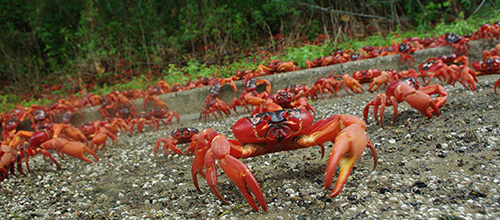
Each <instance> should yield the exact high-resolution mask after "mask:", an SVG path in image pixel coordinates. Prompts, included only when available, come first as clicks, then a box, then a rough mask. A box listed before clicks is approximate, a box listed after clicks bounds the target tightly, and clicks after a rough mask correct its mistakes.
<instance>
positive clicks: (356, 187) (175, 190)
mask: <svg viewBox="0 0 500 220" xmlns="http://www.w3.org/2000/svg"><path fill="white" fill-rule="evenodd" d="M497 79H498V75H494V76H485V77H481V78H479V81H480V83H481V85H479V86H478V87H479V88H478V90H477V91H476V92H471V91H467V90H465V89H464V88H463V87H462V85H460V84H458V83H457V85H456V86H455V87H453V86H445V88H446V89H447V90H448V92H449V100H448V102H447V103H446V105H445V106H443V107H442V108H441V116H439V117H437V118H433V119H427V118H425V117H424V116H423V115H422V114H420V113H419V112H417V111H416V110H414V109H412V108H411V107H409V105H407V104H402V105H400V107H399V112H400V114H399V116H398V118H397V120H396V123H395V124H394V125H392V124H391V121H392V108H388V109H387V110H386V114H385V124H386V126H385V129H381V128H380V126H379V125H377V124H375V123H374V121H373V117H372V111H370V118H369V122H370V123H369V124H368V127H367V133H368V136H369V137H370V138H371V139H372V141H373V142H374V144H375V146H376V148H377V152H378V155H379V161H378V164H377V168H376V169H375V170H373V171H372V167H373V159H372V156H371V154H370V151H369V150H366V152H365V154H364V155H363V156H362V157H361V159H360V160H359V161H358V162H357V163H356V167H355V169H354V171H353V173H352V174H351V176H350V178H349V180H348V183H347V184H346V185H345V187H344V189H343V191H342V192H341V193H340V195H339V196H337V197H335V198H332V199H330V198H326V197H325V193H326V192H328V191H326V190H324V189H323V187H322V184H323V183H322V181H323V172H324V169H325V164H326V158H323V159H321V150H320V148H319V147H314V148H308V149H302V150H298V151H291V152H281V153H275V154H269V155H264V156H260V157H256V158H250V159H245V160H243V162H244V163H245V164H247V165H248V166H249V167H250V169H251V170H252V172H253V173H254V175H255V177H256V179H257V180H258V181H259V183H260V185H261V187H262V188H263V192H264V196H265V198H266V200H267V202H268V209H269V212H267V213H266V212H254V211H252V209H251V208H250V207H249V206H248V204H247V203H246V201H245V200H244V199H243V197H242V195H241V194H240V192H239V191H238V189H237V188H236V187H235V185H234V184H233V183H231V182H230V180H229V179H228V178H227V177H226V176H225V175H224V174H223V172H222V171H219V180H218V183H219V184H218V188H219V190H220V191H221V193H222V194H223V195H224V196H225V197H226V199H227V200H228V201H230V202H231V205H226V204H224V203H222V202H221V201H219V200H218V199H217V198H216V197H215V196H214V195H213V194H212V193H210V192H209V189H208V187H207V185H206V184H205V182H204V180H202V185H201V187H202V189H203V190H204V191H205V192H206V193H205V194H200V193H198V192H197V191H196V189H195V187H194V185H193V183H192V179H191V173H190V168H191V163H192V161H193V157H192V156H185V155H184V156H178V155H174V156H172V155H171V156H165V155H164V154H162V153H161V154H159V157H158V158H157V159H155V158H154V156H153V146H154V144H155V142H156V140H157V139H158V138H160V137H164V136H168V135H169V133H170V131H171V130H173V129H174V128H177V127H186V126H189V127H196V128H198V129H204V128H214V129H216V130H217V131H219V132H221V133H223V134H225V135H227V136H229V137H233V136H232V134H231V125H232V124H233V123H234V122H235V121H236V120H238V119H239V118H241V117H242V116H245V115H239V116H238V115H235V116H232V117H226V118H224V119H223V120H218V121H209V122H207V123H202V122H198V121H189V122H181V123H180V124H175V125H173V126H171V127H168V128H163V129H161V130H159V131H148V132H144V133H142V134H134V135H133V136H130V135H128V134H126V133H124V134H120V135H119V144H118V145H109V143H108V147H107V148H106V149H104V150H100V151H98V152H97V154H98V156H99V161H97V162H95V163H93V164H88V163H85V162H82V161H80V160H78V159H74V158H69V157H65V158H64V159H61V158H58V157H56V158H57V159H58V160H60V162H61V163H62V169H61V170H57V169H56V167H55V166H54V164H52V163H51V162H50V161H48V160H44V159H43V157H42V156H36V157H34V158H32V160H31V169H32V172H31V173H29V174H28V175H27V176H18V177H15V176H13V177H11V178H10V179H8V180H6V181H4V182H1V183H0V187H1V188H0V190H1V191H2V194H1V199H0V218H2V219H7V218H21V219H27V218H40V219H46V218H50V219H73V218H79V219H90V218H92V219H101V218H110V219H123V218H126V219H144V218H168V219H191V218H194V219H207V218H210V219H212V218H222V219H344V218H345V219H352V218H361V219H365V218H374V219H386V218H390V219H429V218H436V219H438V218H441V219H462V218H464V219H493V218H500V192H499V190H500V175H499V174H500V146H499V140H500V128H499V118H500V94H495V93H494V92H493V84H494V82H495V81H496V80H497ZM374 97H375V94H373V93H363V94H360V95H352V96H343V97H342V98H330V99H325V100H320V101H317V102H314V106H315V108H316V109H317V111H318V114H317V115H316V118H317V119H320V118H326V117H327V116H329V115H331V114H352V115H357V116H360V117H362V112H363V108H364V106H365V105H366V104H367V103H368V101H370V100H371V99H373V98H374ZM186 147H187V146H184V145H183V146H181V149H183V150H185V149H186ZM327 149H328V150H329V148H327Z"/></svg>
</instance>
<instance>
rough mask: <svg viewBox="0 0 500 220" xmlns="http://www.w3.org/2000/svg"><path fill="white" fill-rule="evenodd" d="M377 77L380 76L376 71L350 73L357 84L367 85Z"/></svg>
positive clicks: (378, 71)
mask: <svg viewBox="0 0 500 220" xmlns="http://www.w3.org/2000/svg"><path fill="white" fill-rule="evenodd" d="M377 76H380V70H378V69H368V70H360V71H356V72H354V73H352V78H354V79H356V80H358V82H359V83H368V82H370V81H372V79H374V78H375V77H377Z"/></svg>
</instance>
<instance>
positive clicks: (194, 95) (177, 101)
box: [71, 40, 500, 126]
mask: <svg viewBox="0 0 500 220" xmlns="http://www.w3.org/2000/svg"><path fill="white" fill-rule="evenodd" d="M499 42H500V41H499V40H496V41H493V42H491V43H490V42H488V41H486V40H480V41H471V42H470V45H471V47H470V49H469V55H468V57H469V60H470V62H471V63H472V62H473V61H476V60H480V59H481V58H482V52H483V50H489V49H491V48H493V47H494V46H495V45H496V44H497V43H499ZM454 50H455V49H454V48H453V47H451V46H446V47H439V48H430V49H425V50H418V51H415V53H414V54H413V56H414V57H415V61H416V62H415V63H412V68H414V69H416V68H418V64H420V63H422V62H425V61H426V60H427V59H429V57H438V56H441V55H447V54H451V53H453V52H454ZM372 68H376V69H380V70H383V69H396V70H398V71H402V70H408V69H409V68H408V63H407V62H403V63H402V64H400V56H399V55H391V56H384V57H379V58H373V59H367V60H361V61H356V62H348V63H343V64H337V65H330V66H325V67H318V68H312V69H304V70H299V71H294V72H287V73H281V74H275V75H269V76H264V77H262V78H264V79H267V80H269V82H271V88H272V92H276V91H277V90H279V89H282V88H284V87H286V86H288V85H294V84H302V83H305V84H306V85H308V86H312V85H313V84H314V82H315V81H316V79H318V78H320V77H325V76H327V75H328V74H330V73H331V72H332V71H334V75H343V74H346V73H347V74H352V73H353V72H355V71H359V70H366V69H372ZM236 86H237V87H238V91H239V93H238V94H236V93H234V91H233V90H232V89H231V87H230V86H229V85H224V86H223V87H222V91H221V94H220V96H219V98H220V99H221V100H223V101H224V102H226V103H228V104H229V103H231V102H232V101H233V99H234V98H238V97H239V96H240V94H241V92H242V91H243V88H244V82H243V81H237V82H236ZM363 86H364V87H365V90H366V89H367V88H368V85H367V84H364V85H363ZM209 89H210V88H209V87H202V88H197V89H192V90H187V91H180V92H174V93H167V94H163V95H160V96H159V98H160V99H161V100H162V101H164V102H165V103H167V105H168V106H169V108H170V110H173V111H176V112H177V113H178V114H179V115H180V116H181V122H186V121H190V120H198V117H199V114H200V112H201V111H202V110H203V108H204V100H205V97H206V96H207V95H208V93H209ZM260 89H263V88H260ZM341 92H342V93H341V95H346V94H345V92H343V90H341ZM132 103H133V104H134V105H135V106H136V107H137V108H136V109H142V103H143V100H142V99H136V100H132ZM147 108H150V106H149V107H147ZM98 109H99V106H94V107H88V108H84V109H82V116H80V115H78V114H75V115H74V116H73V118H72V121H71V123H72V124H73V125H75V126H79V125H81V124H83V123H85V122H88V121H96V120H100V119H101V117H100V114H99V112H98V111H97V110H98ZM147 110H149V109H147ZM238 112H243V110H242V109H240V110H239V111H238ZM211 118H213V116H211Z"/></svg>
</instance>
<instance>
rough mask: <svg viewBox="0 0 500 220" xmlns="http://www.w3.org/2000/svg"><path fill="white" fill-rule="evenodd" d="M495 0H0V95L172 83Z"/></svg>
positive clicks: (426, 23) (468, 12)
mask: <svg viewBox="0 0 500 220" xmlns="http://www.w3.org/2000/svg"><path fill="white" fill-rule="evenodd" d="M498 6H500V3H499V2H494V1H475V0H446V1H428V0H421V1H376V0H357V1H313V0H305V1H296V0H292V1H288V0H256V1H246V0H237V1H217V0H209V1H193V0H183V1H158V0H138V1H132V0H122V1H100V0H83V1H79V0H78V1H76V0H53V1H45V0H21V1H12V0H0V14H1V16H0V28H1V30H3V33H2V35H0V80H1V81H2V82H3V83H2V84H3V90H2V91H1V92H2V98H3V99H4V100H5V99H6V98H5V96H6V95H9V94H10V93H16V94H22V93H26V91H25V90H24V88H29V89H28V91H29V94H28V96H32V97H34V98H39V97H41V94H42V89H44V88H47V87H49V86H51V85H52V86H53V85H54V84H62V86H64V87H71V88H67V89H70V90H71V91H79V90H86V89H89V88H90V89H91V88H92V87H93V86H95V87H103V86H104V87H105V86H108V85H110V84H125V83H126V82H128V80H130V78H132V77H136V76H141V75H142V77H143V78H142V80H145V81H147V80H149V79H150V78H151V77H166V78H169V80H174V81H175V80H176V79H177V78H179V77H177V78H176V76H178V75H179V74H180V73H179V68H182V67H186V68H191V71H183V72H182V74H183V75H186V74H193V72H197V71H199V70H200V66H208V65H212V64H226V63H227V62H232V61H235V60H236V59H237V58H239V57H241V55H242V54H244V53H245V52H254V53H255V52H257V50H258V49H262V50H269V51H271V52H272V53H274V52H276V51H280V50H282V49H283V47H284V46H285V47H286V46H292V45H294V44H295V43H297V42H310V41H313V40H314V39H315V38H316V37H318V36H320V35H323V36H327V37H330V38H331V42H333V43H334V44H340V43H342V42H343V41H345V40H346V39H353V38H364V37H367V36H371V35H386V34H388V33H392V32H394V31H399V30H405V31H406V30H412V29H416V28H420V29H422V30H425V29H426V28H428V27H431V26H433V25H434V24H436V23H438V22H445V23H446V22H448V23H452V22H455V21H456V20H457V19H459V20H460V19H462V20H463V19H466V18H468V17H470V16H473V15H474V16H481V17H483V18H484V19H488V18H489V17H488V16H491V15H492V14H494V13H491V12H492V10H495V9H496V8H498ZM237 65H240V66H243V68H245V67H244V65H245V64H244V63H241V64H237ZM176 74H177V75H176ZM182 74H181V75H182ZM202 74H210V73H202ZM110 76H112V77H110ZM183 77H184V76H183ZM192 77H196V76H192ZM49 78H50V80H49ZM110 78H111V79H113V80H110ZM54 79H55V80H54ZM54 82H56V83H54ZM95 82H97V85H95V84H96V83H95ZM21 88H23V89H21ZM0 101H1V100H0Z"/></svg>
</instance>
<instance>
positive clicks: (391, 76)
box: [368, 69, 399, 92]
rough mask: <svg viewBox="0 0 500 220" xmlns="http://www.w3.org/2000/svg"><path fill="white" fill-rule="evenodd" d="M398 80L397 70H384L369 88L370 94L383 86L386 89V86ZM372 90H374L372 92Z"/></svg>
mask: <svg viewBox="0 0 500 220" xmlns="http://www.w3.org/2000/svg"><path fill="white" fill-rule="evenodd" d="M398 79H399V76H398V72H397V71H396V70H395V69H392V70H382V71H380V73H379V76H377V77H375V78H373V80H372V82H371V83H370V87H368V92H374V91H377V89H378V88H379V87H380V86H381V85H383V86H384V87H385V86H387V84H388V83H393V82H394V81H396V80H398ZM374 86H375V87H374ZM372 88H373V90H372Z"/></svg>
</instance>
